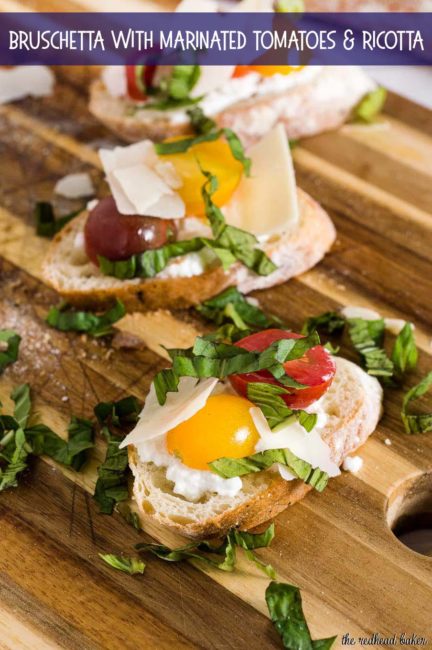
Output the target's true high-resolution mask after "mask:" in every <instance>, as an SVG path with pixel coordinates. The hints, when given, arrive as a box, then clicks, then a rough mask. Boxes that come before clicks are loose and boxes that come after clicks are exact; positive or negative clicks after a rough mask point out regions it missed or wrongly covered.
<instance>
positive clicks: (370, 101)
mask: <svg viewBox="0 0 432 650" xmlns="http://www.w3.org/2000/svg"><path fill="white" fill-rule="evenodd" d="M386 99H387V90H386V89H385V88H383V87H382V86H378V88H376V89H375V90H372V91H371V92H370V93H368V94H367V95H365V97H363V99H362V100H361V101H360V102H359V104H357V106H356V107H355V109H354V113H353V116H354V121H356V122H363V123H365V124H370V123H371V122H373V121H374V120H375V119H376V118H377V117H378V115H379V114H380V113H381V111H382V110H383V108H384V104H385V103H386Z"/></svg>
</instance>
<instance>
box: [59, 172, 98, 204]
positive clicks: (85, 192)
mask: <svg viewBox="0 0 432 650" xmlns="http://www.w3.org/2000/svg"><path fill="white" fill-rule="evenodd" d="M54 192H55V193H56V194H59V195H60V196H64V197H66V198H67V199H81V198H83V197H85V196H91V195H92V194H94V193H95V190H94V187H93V183H92V179H91V178H90V176H89V174H87V173H83V174H67V176H64V177H63V178H60V180H58V181H57V183H56V185H55V187H54Z"/></svg>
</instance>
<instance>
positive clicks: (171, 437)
mask: <svg viewBox="0 0 432 650" xmlns="http://www.w3.org/2000/svg"><path fill="white" fill-rule="evenodd" d="M252 406H253V404H252V402H250V401H249V400H248V399H245V398H244V397H240V396H238V395H225V394H222V395H213V396H211V397H209V399H208V400H207V403H206V405H205V406H204V408H202V409H201V410H200V411H198V412H197V413H195V415H193V416H192V417H191V418H190V419H189V420H186V421H185V422H182V423H181V424H178V425H177V426H176V427H175V428H174V429H171V431H169V432H168V433H167V438H166V442H167V449H168V451H169V453H170V454H173V455H175V456H178V457H179V458H180V460H181V461H182V463H184V464H185V465H187V466H188V467H191V468H193V469H201V470H210V468H209V466H208V463H210V462H212V461H213V460H217V459H218V458H222V457H224V456H227V457H228V458H243V457H244V456H250V455H251V454H253V453H254V452H255V445H256V443H257V442H258V440H259V433H258V431H257V429H256V427H255V424H254V422H253V420H252V416H251V414H250V409H251V408H252Z"/></svg>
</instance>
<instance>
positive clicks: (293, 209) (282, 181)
mask: <svg viewBox="0 0 432 650" xmlns="http://www.w3.org/2000/svg"><path fill="white" fill-rule="evenodd" d="M247 153H248V155H249V156H250V157H251V159H252V172H251V176H250V177H249V178H248V177H247V176H244V177H243V179H242V180H241V182H240V185H239V187H238V189H237V190H236V192H235V194H234V196H233V198H232V199H231V201H230V202H229V203H228V204H227V205H226V206H225V207H224V213H225V218H226V220H227V223H229V224H231V225H233V226H237V227H238V228H242V229H243V230H247V231H248V232H251V233H252V234H254V235H256V236H257V237H258V238H263V239H268V238H270V237H272V236H274V235H281V234H282V233H285V232H287V231H289V230H294V229H295V228H296V227H297V226H298V224H299V221H300V216H299V208H298V201H297V189H296V180H295V174H294V167H293V163H292V157H291V151H290V148H289V144H288V139H287V136H286V133H285V129H284V127H283V126H282V124H279V125H278V126H276V127H275V128H274V129H273V130H272V131H270V132H269V133H268V134H267V135H265V136H264V137H263V138H262V140H260V141H259V142H258V143H257V144H255V145H253V146H252V147H251V148H250V149H249V151H248V152H247Z"/></svg>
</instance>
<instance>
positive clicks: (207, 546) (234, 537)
mask: <svg viewBox="0 0 432 650" xmlns="http://www.w3.org/2000/svg"><path fill="white" fill-rule="evenodd" d="M273 538H274V524H270V526H269V527H268V528H267V529H266V530H265V531H264V532H263V533H256V534H254V533H246V532H242V531H239V530H237V529H235V528H233V529H232V530H230V531H229V532H228V534H227V536H226V538H225V540H224V541H223V542H222V543H221V544H219V545H216V544H214V543H213V542H209V541H202V542H191V543H190V544H186V545H185V546H180V547H179V548H175V549H170V548H169V547H168V546H164V545H162V544H136V545H135V549H136V550H137V551H139V552H140V553H152V554H153V555H156V557H158V558H160V559H161V560H165V562H182V561H184V560H198V561H199V562H204V563H205V564H208V565H209V566H212V567H214V568H216V569H220V570H221V571H228V572H231V571H234V569H235V566H236V562H237V552H236V551H237V549H238V548H240V549H242V550H243V551H244V553H245V555H246V557H247V558H248V560H250V561H251V562H253V563H254V564H255V565H256V566H257V567H258V568H259V569H260V570H261V571H263V572H264V573H265V574H266V575H267V576H269V577H271V578H274V577H275V571H274V569H273V567H272V566H271V565H269V564H265V563H264V562H262V561H261V560H260V559H259V558H258V557H257V556H256V555H255V553H253V551H254V550H255V549H257V548H264V547H267V546H270V544H271V542H272V541H273ZM218 556H222V557H223V560H220V559H216V558H217V557H218Z"/></svg>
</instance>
